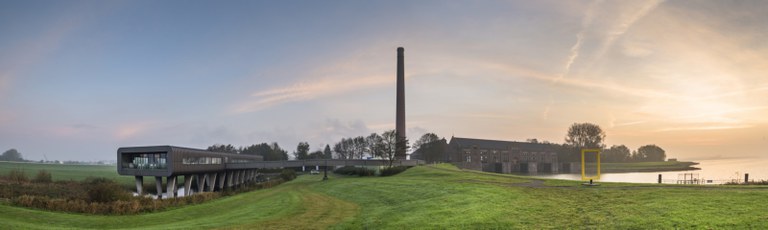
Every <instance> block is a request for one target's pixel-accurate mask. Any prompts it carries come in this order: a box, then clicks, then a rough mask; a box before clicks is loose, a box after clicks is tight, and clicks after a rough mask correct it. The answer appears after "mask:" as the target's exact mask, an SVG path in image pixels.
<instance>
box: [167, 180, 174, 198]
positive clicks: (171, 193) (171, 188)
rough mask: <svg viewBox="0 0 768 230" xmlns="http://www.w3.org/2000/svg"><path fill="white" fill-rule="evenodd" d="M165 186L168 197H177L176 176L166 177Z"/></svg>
mask: <svg viewBox="0 0 768 230" xmlns="http://www.w3.org/2000/svg"><path fill="white" fill-rule="evenodd" d="M165 184H166V185H165V186H166V188H167V190H168V191H167V193H168V198H175V197H176V176H169V177H168V179H166V182H165Z"/></svg>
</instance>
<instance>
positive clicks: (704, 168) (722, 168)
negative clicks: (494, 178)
mask: <svg viewBox="0 0 768 230" xmlns="http://www.w3.org/2000/svg"><path fill="white" fill-rule="evenodd" d="M696 162H699V163H700V164H699V165H694V166H693V167H697V168H701V169H700V170H690V171H674V172H635V173H603V174H601V176H600V180H599V181H603V182H632V183H657V182H658V176H659V174H661V175H662V182H663V183H670V184H674V183H676V182H677V180H678V176H679V174H683V173H694V174H698V178H699V179H703V180H704V181H705V182H709V180H711V182H710V183H707V184H723V183H726V182H729V181H738V182H743V181H744V174H745V173H749V180H755V181H757V180H768V160H766V159H755V158H733V159H717V160H701V161H696ZM536 177H541V178H555V179H564V180H581V174H549V175H541V174H539V175H536Z"/></svg>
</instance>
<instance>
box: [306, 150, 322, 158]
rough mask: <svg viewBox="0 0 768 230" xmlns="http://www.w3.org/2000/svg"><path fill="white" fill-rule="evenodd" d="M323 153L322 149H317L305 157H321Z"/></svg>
mask: <svg viewBox="0 0 768 230" xmlns="http://www.w3.org/2000/svg"><path fill="white" fill-rule="evenodd" d="M323 157H325V156H324V154H323V151H320V150H317V151H314V152H312V153H310V154H309V156H308V158H307V159H323Z"/></svg>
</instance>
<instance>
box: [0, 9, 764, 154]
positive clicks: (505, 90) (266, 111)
mask: <svg viewBox="0 0 768 230" xmlns="http://www.w3.org/2000/svg"><path fill="white" fill-rule="evenodd" d="M766 10H768V4H766V3H764V2H761V1H738V2H725V1H709V2H707V1H616V2H613V1H225V2H218V1H2V2H0V34H1V36H0V151H1V150H5V149H9V148H16V149H18V150H19V151H20V152H21V153H22V154H24V156H25V157H26V158H29V159H35V160H37V159H42V158H43V156H46V157H48V158H49V159H62V160H65V159H72V160H111V159H114V155H115V151H116V149H117V148H118V147H121V146H136V145H180V146H187V147H196V148H205V147H206V146H209V145H211V144H215V143H226V144H229V143H231V144H234V145H249V144H257V143H262V142H273V141H277V142H278V143H279V144H280V145H281V146H282V147H284V148H286V149H290V150H292V149H295V147H296V144H297V143H298V142H299V141H308V142H309V143H310V146H311V148H312V149H313V150H314V149H319V148H321V147H323V146H324V145H325V144H333V143H335V142H337V141H338V140H339V139H340V138H342V137H351V136H358V135H367V134H369V133H371V132H379V133H380V132H382V131H384V130H388V129H392V128H394V112H395V111H394V103H395V97H394V93H395V88H394V87H395V49H396V48H397V47H399V46H403V47H405V57H406V78H407V80H406V96H407V99H406V104H407V110H406V111H407V125H408V128H409V129H408V134H409V138H410V139H412V140H415V139H417V138H418V137H419V135H421V134H423V133H425V132H435V133H437V134H438V135H439V136H443V137H446V138H450V136H452V135H455V136H461V137H475V138H489V139H501V140H517V141H523V140H525V139H528V138H537V139H539V140H548V141H552V142H558V143H560V142H562V140H563V138H564V135H565V132H566V130H567V128H568V126H569V125H570V124H572V123H574V122H591V123H595V124H598V125H600V126H601V127H603V129H604V130H606V132H607V135H608V138H607V143H606V144H608V145H609V146H610V145H614V144H625V145H627V146H628V147H630V148H631V149H636V148H637V147H639V146H641V145H644V144H658V145H660V146H661V147H662V148H664V149H666V150H667V152H668V155H670V156H673V157H680V158H684V159H686V158H687V159H702V158H709V157H728V156H749V157H762V156H766V150H765V149H766V147H768V141H767V140H766V136H767V134H768V133H766V127H768V126H766V122H768V116H766V115H767V112H768V102H766V100H765V99H764V98H766V96H768V78H766V77H765V73H766V70H768V45H767V44H766V42H765V39H764V38H765V37H766V35H768V28H766V27H765V26H764V22H765V21H768V14H765V12H767V11H766Z"/></svg>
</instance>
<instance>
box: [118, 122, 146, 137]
mask: <svg viewBox="0 0 768 230" xmlns="http://www.w3.org/2000/svg"><path fill="white" fill-rule="evenodd" d="M150 127H151V126H150V123H149V122H136V123H130V124H123V125H120V126H118V127H117V129H116V130H115V131H114V136H115V137H116V138H117V139H118V140H127V139H131V138H133V137H136V136H138V135H140V134H143V133H145V132H146V131H147V130H148V129H149V128H150Z"/></svg>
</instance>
